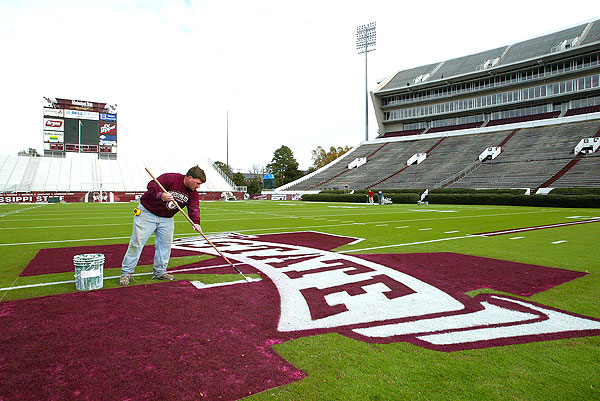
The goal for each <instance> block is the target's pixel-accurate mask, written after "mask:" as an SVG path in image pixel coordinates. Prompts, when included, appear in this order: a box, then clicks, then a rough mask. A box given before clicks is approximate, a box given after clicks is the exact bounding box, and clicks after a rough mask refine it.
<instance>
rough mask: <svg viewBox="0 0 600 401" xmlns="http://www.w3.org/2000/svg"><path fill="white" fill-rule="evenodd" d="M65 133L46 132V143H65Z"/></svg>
mask: <svg viewBox="0 0 600 401" xmlns="http://www.w3.org/2000/svg"><path fill="white" fill-rule="evenodd" d="M64 138H65V136H64V133H63V132H60V131H44V142H52V143H55V142H64Z"/></svg>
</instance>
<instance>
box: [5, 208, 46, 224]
mask: <svg viewBox="0 0 600 401" xmlns="http://www.w3.org/2000/svg"><path fill="white" fill-rule="evenodd" d="M42 206H46V205H36V206H31V207H26V208H25V209H20V210H13V211H10V212H6V213H2V214H0V217H6V216H9V215H12V214H17V213H21V212H26V211H28V210H31V209H37V208H39V207H42ZM4 221H6V220H4Z"/></svg>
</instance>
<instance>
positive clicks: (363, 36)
mask: <svg viewBox="0 0 600 401" xmlns="http://www.w3.org/2000/svg"><path fill="white" fill-rule="evenodd" d="M376 25H377V23H376V22H371V23H369V24H367V25H359V26H357V27H356V49H357V50H358V54H362V53H364V54H365V140H366V141H368V140H369V86H368V83H367V53H369V52H372V51H373V50H375V45H376V43H377V33H376V32H375V27H376Z"/></svg>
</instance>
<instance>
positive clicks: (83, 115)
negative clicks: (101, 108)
mask: <svg viewBox="0 0 600 401" xmlns="http://www.w3.org/2000/svg"><path fill="white" fill-rule="evenodd" d="M99 114H100V113H96V112H94V111H81V110H65V118H79V119H82V120H99V119H100V117H99Z"/></svg>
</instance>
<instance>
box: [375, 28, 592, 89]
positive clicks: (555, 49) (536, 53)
mask: <svg viewBox="0 0 600 401" xmlns="http://www.w3.org/2000/svg"><path fill="white" fill-rule="evenodd" d="M599 45H600V19H599V20H595V21H591V22H588V23H584V24H580V25H577V26H575V27H571V28H567V29H564V30H561V31H558V32H554V33H550V34H547V35H543V36H539V37H536V38H533V39H529V40H526V41H523V42H519V43H515V44H511V45H507V46H503V47H499V48H496V49H492V50H486V51H483V52H480V53H476V54H471V55H469V56H462V57H458V58H455V59H451V60H445V61H441V62H439V63H434V64H429V65H423V66H419V67H415V68H411V69H408V70H404V71H399V72H397V73H396V74H394V75H392V76H391V77H390V78H388V79H387V80H385V81H383V82H382V83H381V84H380V85H379V87H378V88H377V89H376V90H375V92H378V93H380V94H383V93H384V92H396V91H398V90H401V89H408V88H410V89H414V87H415V86H419V87H421V86H427V84H429V83H435V82H436V81H437V83H438V84H439V83H440V81H442V82H446V81H450V80H452V79H453V78H454V79H456V78H459V77H464V76H465V75H472V74H477V73H481V74H486V75H487V74H488V73H492V71H499V70H503V69H504V68H506V67H508V66H514V65H515V64H524V63H526V62H528V61H529V62H531V61H534V60H539V59H540V58H542V57H550V58H552V57H554V56H561V57H563V56H564V53H565V52H573V53H576V52H577V51H578V50H584V49H589V48H590V47H596V46H599ZM382 92H383V93H382Z"/></svg>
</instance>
